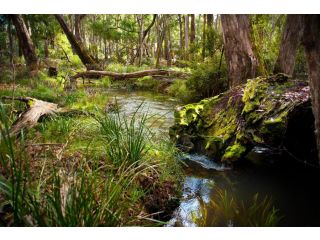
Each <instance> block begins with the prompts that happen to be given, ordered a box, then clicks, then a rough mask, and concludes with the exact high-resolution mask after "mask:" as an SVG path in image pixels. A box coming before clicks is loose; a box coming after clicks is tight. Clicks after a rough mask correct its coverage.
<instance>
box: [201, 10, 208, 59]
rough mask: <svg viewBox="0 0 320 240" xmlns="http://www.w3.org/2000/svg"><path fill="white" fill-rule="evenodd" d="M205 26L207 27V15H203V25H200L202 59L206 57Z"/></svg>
mask: <svg viewBox="0 0 320 240" xmlns="http://www.w3.org/2000/svg"><path fill="white" fill-rule="evenodd" d="M206 25H207V14H203V25H202V59H203V60H204V59H205V57H206V38H207V36H206Z"/></svg>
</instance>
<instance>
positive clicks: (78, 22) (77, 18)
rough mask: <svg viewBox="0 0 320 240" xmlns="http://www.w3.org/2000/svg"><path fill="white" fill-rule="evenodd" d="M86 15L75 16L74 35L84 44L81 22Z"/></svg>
mask: <svg viewBox="0 0 320 240" xmlns="http://www.w3.org/2000/svg"><path fill="white" fill-rule="evenodd" d="M85 16H86V14H75V15H74V35H75V37H76V38H77V40H78V41H80V42H82V38H81V21H82V19H83V18H84V17H85Z"/></svg>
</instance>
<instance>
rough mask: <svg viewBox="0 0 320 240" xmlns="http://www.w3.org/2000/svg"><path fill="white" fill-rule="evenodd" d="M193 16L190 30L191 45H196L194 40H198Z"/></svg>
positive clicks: (192, 16) (192, 15)
mask: <svg viewBox="0 0 320 240" xmlns="http://www.w3.org/2000/svg"><path fill="white" fill-rule="evenodd" d="M190 16H191V28H190V44H194V40H195V38H196V23H195V16H194V14H190Z"/></svg>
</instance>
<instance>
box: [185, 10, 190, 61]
mask: <svg viewBox="0 0 320 240" xmlns="http://www.w3.org/2000/svg"><path fill="white" fill-rule="evenodd" d="M184 47H185V59H188V58H189V54H188V53H189V15H188V14H186V15H185V16H184Z"/></svg>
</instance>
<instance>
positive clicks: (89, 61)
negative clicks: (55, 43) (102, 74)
mask: <svg viewBox="0 0 320 240" xmlns="http://www.w3.org/2000/svg"><path fill="white" fill-rule="evenodd" d="M55 17H56V19H57V21H58V22H59V24H60V26H61V28H62V30H63V32H64V33H65V34H66V36H67V38H68V40H69V42H70V44H71V46H72V47H73V49H74V50H75V52H76V53H77V55H78V56H79V58H80V60H81V62H82V63H83V64H84V65H85V66H86V67H87V68H88V69H92V68H95V67H96V65H97V64H96V61H95V60H94V58H93V57H92V56H91V55H90V53H89V52H88V50H87V49H86V48H85V46H84V45H83V43H82V42H81V41H79V40H77V38H76V36H75V35H74V34H73V33H72V31H71V30H70V28H69V27H68V25H67V23H66V22H65V20H64V19H63V16H62V15H60V14H56V15H55Z"/></svg>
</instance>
